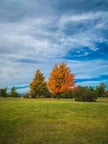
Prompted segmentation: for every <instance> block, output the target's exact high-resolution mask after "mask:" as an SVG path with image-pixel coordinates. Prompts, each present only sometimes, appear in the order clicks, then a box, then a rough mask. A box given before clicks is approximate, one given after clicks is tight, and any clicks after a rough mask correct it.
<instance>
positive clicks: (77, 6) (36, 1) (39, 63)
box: [0, 0, 108, 93]
mask: <svg viewBox="0 0 108 144" xmlns="http://www.w3.org/2000/svg"><path fill="white" fill-rule="evenodd" d="M61 62H65V63H66V64H67V65H68V66H69V67H70V69H71V70H72V73H73V74H75V81H76V85H88V86H89V85H91V86H96V85H99V83H101V82H104V83H106V85H107V88H108V0H51V1H50V0H44V1H43V0H0V87H6V86H7V87H8V88H11V87H12V86H16V87H17V90H18V92H21V93H22V92H26V91H28V89H29V87H28V86H29V83H30V82H31V80H32V78H33V76H34V73H35V71H36V70H37V69H40V70H41V72H42V73H43V74H44V75H45V77H46V80H47V79H48V77H49V74H50V72H51V70H52V68H53V66H54V64H55V63H57V64H60V63H61Z"/></svg>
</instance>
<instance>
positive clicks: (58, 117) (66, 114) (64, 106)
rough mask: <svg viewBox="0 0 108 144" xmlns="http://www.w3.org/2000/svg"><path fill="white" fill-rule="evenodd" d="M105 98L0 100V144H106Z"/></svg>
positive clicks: (107, 111)
mask: <svg viewBox="0 0 108 144" xmlns="http://www.w3.org/2000/svg"><path fill="white" fill-rule="evenodd" d="M107 143H108V98H100V99H98V100H97V102H95V103H86V102H84V103H83V102H74V100H56V99H23V98H0V144H107Z"/></svg>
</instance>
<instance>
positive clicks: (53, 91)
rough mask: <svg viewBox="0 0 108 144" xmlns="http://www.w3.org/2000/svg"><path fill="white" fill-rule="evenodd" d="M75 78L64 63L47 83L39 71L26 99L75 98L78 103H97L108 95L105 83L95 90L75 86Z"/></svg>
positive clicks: (55, 70)
mask: <svg viewBox="0 0 108 144" xmlns="http://www.w3.org/2000/svg"><path fill="white" fill-rule="evenodd" d="M74 77H75V76H74V74H72V73H71V70H70V68H69V67H67V66H66V64H64V63H61V64H60V65H57V64H55V66H54V68H53V69H52V72H51V73H50V77H49V79H48V81H47V82H46V81H45V77H44V75H43V74H42V73H41V71H40V70H37V71H36V73H35V75H34V78H33V80H32V82H31V83H30V91H29V92H28V93H26V94H25V95H24V97H28V98H29V97H32V98H36V97H49V98H50V97H57V98H58V99H59V98H75V100H76V101H96V99H97V97H102V96H106V95H107V92H106V90H105V84H104V83H101V84H100V85H99V86H97V87H96V89H95V90H94V89H93V88H92V87H87V86H86V87H84V86H75V80H74Z"/></svg>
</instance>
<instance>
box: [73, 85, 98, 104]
mask: <svg viewBox="0 0 108 144" xmlns="http://www.w3.org/2000/svg"><path fill="white" fill-rule="evenodd" d="M73 97H74V98H75V100H76V101H82V102H95V101H96V99H97V95H96V91H95V90H94V89H93V88H92V87H83V86H78V88H77V89H76V90H74V91H73Z"/></svg>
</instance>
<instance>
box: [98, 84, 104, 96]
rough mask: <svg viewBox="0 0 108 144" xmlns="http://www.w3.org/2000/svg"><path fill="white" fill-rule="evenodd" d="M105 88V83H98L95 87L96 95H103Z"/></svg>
mask: <svg viewBox="0 0 108 144" xmlns="http://www.w3.org/2000/svg"><path fill="white" fill-rule="evenodd" d="M105 88H106V85H105V84H104V83H100V85H99V86H97V87H96V92H97V95H98V97H103V96H104V95H105Z"/></svg>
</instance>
